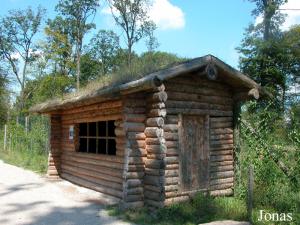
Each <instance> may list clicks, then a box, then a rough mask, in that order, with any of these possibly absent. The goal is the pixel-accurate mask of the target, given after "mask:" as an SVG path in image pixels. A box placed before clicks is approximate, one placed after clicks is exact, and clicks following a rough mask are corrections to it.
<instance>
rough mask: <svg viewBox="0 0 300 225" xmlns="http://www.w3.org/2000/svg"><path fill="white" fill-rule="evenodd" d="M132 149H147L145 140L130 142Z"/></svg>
mask: <svg viewBox="0 0 300 225" xmlns="http://www.w3.org/2000/svg"><path fill="white" fill-rule="evenodd" d="M129 143H130V147H131V148H133V149H139V148H145V147H146V143H145V141H144V140H129Z"/></svg>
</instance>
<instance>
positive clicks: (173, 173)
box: [165, 170, 179, 177]
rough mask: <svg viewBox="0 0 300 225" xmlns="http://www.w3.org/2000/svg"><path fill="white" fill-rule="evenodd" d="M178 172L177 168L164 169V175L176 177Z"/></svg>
mask: <svg viewBox="0 0 300 225" xmlns="http://www.w3.org/2000/svg"><path fill="white" fill-rule="evenodd" d="M178 176H179V172H178V170H166V171H165V177H178Z"/></svg>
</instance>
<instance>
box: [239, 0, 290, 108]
mask: <svg viewBox="0 0 300 225" xmlns="http://www.w3.org/2000/svg"><path fill="white" fill-rule="evenodd" d="M250 1H251V2H255V3H256V9H254V10H253V12H252V13H253V15H255V16H259V15H262V16H263V21H262V23H260V24H257V25H253V24H252V25H250V26H249V28H248V29H247V30H246V33H245V37H244V39H243V41H242V44H241V46H240V47H239V48H237V49H238V51H239V52H240V53H241V57H240V65H239V66H240V69H241V70H242V71H243V72H244V73H246V74H248V75H249V76H251V77H252V78H253V79H254V80H255V81H257V82H258V83H260V84H261V85H262V86H263V87H265V88H267V89H268V90H269V91H270V92H271V93H273V95H274V96H275V97H276V99H277V104H276V105H277V107H276V108H277V109H279V108H281V110H283V109H284V102H285V95H286V88H287V87H286V80H287V75H288V71H287V68H288V64H287V60H288V55H287V54H286V48H285V46H284V44H283V42H282V38H283V35H282V31H281V30H280V25H281V24H282V23H283V21H284V17H283V15H282V14H281V13H280V12H279V10H278V9H279V7H280V6H281V5H282V4H283V3H285V0H250Z"/></svg>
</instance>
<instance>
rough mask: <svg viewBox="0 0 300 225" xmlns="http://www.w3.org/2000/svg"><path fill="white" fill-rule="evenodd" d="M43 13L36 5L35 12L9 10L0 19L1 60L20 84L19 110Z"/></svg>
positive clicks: (24, 98) (22, 101)
mask: <svg viewBox="0 0 300 225" xmlns="http://www.w3.org/2000/svg"><path fill="white" fill-rule="evenodd" d="M44 15H45V10H44V9H42V8H41V7H38V9H37V11H36V12H34V11H33V10H32V9H31V8H28V9H26V10H16V11H9V14H8V16H6V17H4V18H2V19H1V21H0V51H1V53H0V54H1V55H2V56H3V60H2V61H4V63H7V64H8V65H9V67H10V70H11V71H10V72H11V74H12V75H13V76H14V77H15V78H16V79H17V82H18V83H19V85H20V88H21V94H20V95H21V100H20V105H19V109H20V110H22V108H23V106H24V104H25V100H26V96H25V95H24V88H25V85H26V82H27V81H28V74H27V66H28V64H29V63H30V62H31V61H32V60H34V56H35V55H34V54H33V52H34V50H33V49H32V46H33V38H34V36H35V35H36V34H37V33H38V31H39V28H40V26H41V23H42V19H43V17H44ZM22 66H23V68H22V69H21V68H20V67H22ZM11 74H10V75H11Z"/></svg>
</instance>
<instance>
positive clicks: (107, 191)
mask: <svg viewBox="0 0 300 225" xmlns="http://www.w3.org/2000/svg"><path fill="white" fill-rule="evenodd" d="M60 176H61V177H62V178H64V179H66V180H68V181H70V182H72V183H75V184H78V185H80V186H83V187H86V188H90V189H92V190H95V191H98V192H101V193H104V194H108V195H112V196H114V197H117V198H119V199H121V198H122V195H123V192H122V191H119V190H115V189H113V188H111V187H105V186H102V185H101V184H98V183H94V182H90V181H87V180H84V179H82V178H79V177H75V176H72V175H71V174H68V173H62V174H61V175H60Z"/></svg>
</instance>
